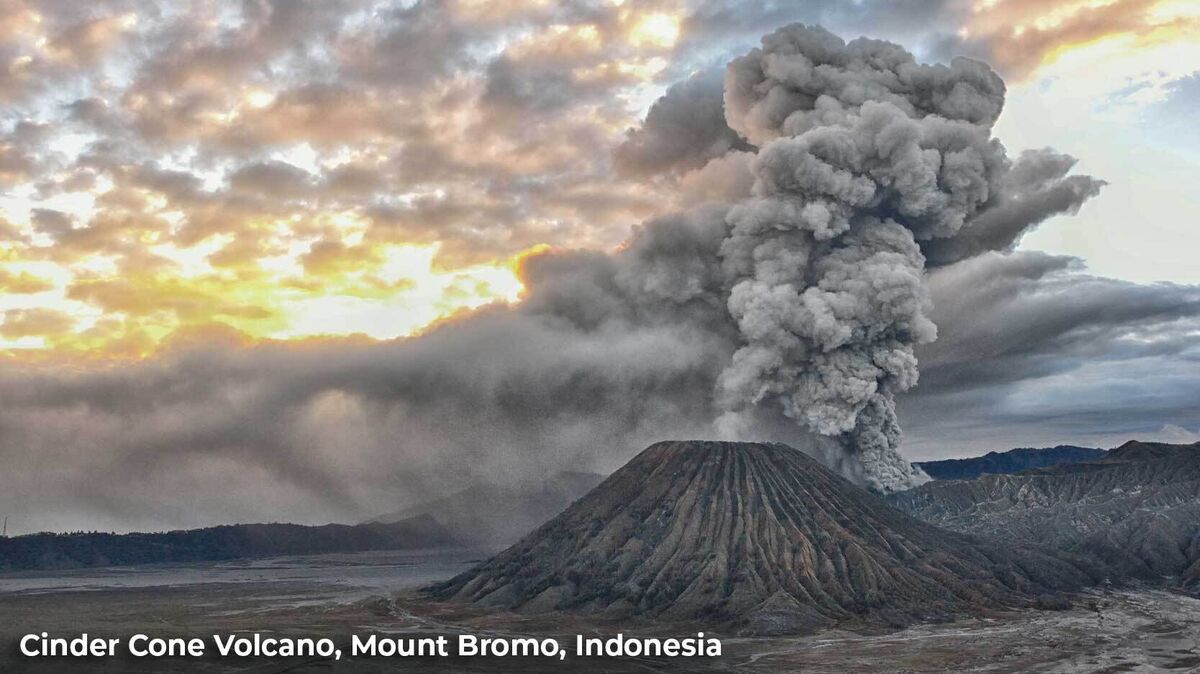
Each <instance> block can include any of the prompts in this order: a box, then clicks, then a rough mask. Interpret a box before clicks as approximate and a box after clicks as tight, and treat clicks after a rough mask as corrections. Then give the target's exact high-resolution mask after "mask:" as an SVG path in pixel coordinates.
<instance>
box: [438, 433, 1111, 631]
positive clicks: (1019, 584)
mask: <svg viewBox="0 0 1200 674" xmlns="http://www.w3.org/2000/svg"><path fill="white" fill-rule="evenodd" d="M1091 580H1093V577H1092V576H1091V575H1090V574H1089V572H1088V571H1087V570H1086V569H1083V568H1081V567H1080V566H1078V565H1077V563H1074V562H1069V561H1064V560H1063V559H1061V558H1056V557H1053V556H1051V555H1049V554H1046V553H1042V552H1033V551H1028V550H1013V549H1011V548H1009V549H1000V548H999V547H994V546H990V545H988V544H984V543H981V542H979V541H977V540H975V539H972V538H969V537H966V536H963V535H960V534H954V533H950V532H947V531H943V530H941V529H937V528H935V527H933V526H930V525H927V524H924V523H922V522H920V521H918V520H915V519H913V518H911V517H909V516H907V515H905V514H903V513H901V512H899V511H897V510H895V509H893V508H891V507H890V506H888V505H886V504H885V503H884V502H883V501H881V500H880V499H879V498H877V497H876V496H873V495H872V494H869V493H867V492H865V491H863V490H862V489H859V488H858V487H855V486H854V485H852V484H850V483H849V482H847V481H846V480H844V479H842V478H841V477H838V476H836V475H834V474H833V473H831V472H829V471H828V470H826V469H825V468H823V467H822V466H821V465H819V464H818V463H817V462H816V461H814V460H812V459H810V458H808V457H807V456H805V455H804V454H802V453H801V452H799V451H797V450H794V449H792V448H790V447H787V446H784V445H778V444H749V443H725V442H664V443H659V444H656V445H654V446H652V447H650V448H649V449H647V450H645V451H644V452H642V453H641V454H640V455H638V456H637V457H636V458H634V459H633V460H632V461H630V462H629V463H628V464H626V465H625V466H624V467H623V468H621V469H620V470H619V471H617V472H616V473H614V474H613V475H612V476H611V477H610V478H609V479H608V480H606V481H605V482H604V483H603V484H601V485H600V486H599V487H597V488H596V489H594V490H593V491H591V492H590V493H589V494H588V495H587V496H585V497H584V498H582V499H580V500H579V501H578V502H576V503H575V504H574V505H572V506H571V507H570V508H568V509H567V510H566V511H565V512H564V513H562V514H561V515H559V516H558V517H556V518H554V519H553V520H551V521H550V522H547V523H546V524H545V525H543V526H542V527H541V528H539V529H537V530H536V531H534V532H533V533H532V534H530V535H529V536H527V537H525V538H524V539H523V540H521V541H520V542H519V543H517V544H516V545H514V546H513V547H511V548H509V549H508V550H505V551H504V552H502V553H500V554H499V555H497V556H496V557H494V558H492V559H491V560H489V561H487V562H485V563H483V564H482V565H480V566H479V567H477V568H475V569H473V570H471V571H469V572H467V573H465V574H462V575H460V576H458V577H456V578H454V579H452V580H450V581H448V582H446V583H444V584H441V585H439V586H436V587H434V588H431V589H430V593H431V594H432V595H433V596H435V597H437V598H440V599H448V600H453V601H462V602H470V603H474V604H476V605H481V606H494V607H503V608H508V609H515V610H519V611H551V610H569V611H581V612H598V613H603V614H605V615H609V616H612V617H620V616H626V615H645V616H653V617H655V618H657V619H669V620H674V619H678V620H704V621H706V622H709V623H715V622H720V623H733V624H737V625H740V626H742V627H744V628H748V629H750V630H752V631H778V630H801V629H808V628H815V627H819V626H823V625H827V624H831V623H833V622H837V621H841V620H847V619H852V618H866V619H869V620H873V621H882V622H887V623H892V624H903V623H907V622H911V621H913V620H916V619H923V618H937V617H943V616H946V615H949V614H956V613H963V612H970V611H974V610H978V609H980V608H984V607H989V606H998V605H1010V604H1016V603H1021V602H1023V601H1025V600H1028V599H1030V598H1032V597H1033V596H1036V595H1038V594H1041V593H1044V592H1047V591H1050V590H1053V589H1064V588H1072V587H1078V586H1080V585H1083V584H1085V583H1088V582H1090V581H1091Z"/></svg>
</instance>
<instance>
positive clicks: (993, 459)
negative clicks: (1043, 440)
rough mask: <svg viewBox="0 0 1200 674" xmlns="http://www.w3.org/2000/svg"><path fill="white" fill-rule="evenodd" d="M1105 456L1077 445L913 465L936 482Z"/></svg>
mask: <svg viewBox="0 0 1200 674" xmlns="http://www.w3.org/2000/svg"><path fill="white" fill-rule="evenodd" d="M1106 454H1107V452H1106V451H1105V450H1103V449H1095V448H1092V447H1080V446H1078V445H1055V446H1054V447H1042V448H1034V447H1017V448H1016V449H1010V450H1007V451H1004V452H988V453H987V454H984V455H982V456H972V457H965V458H960V459H941V460H938V461H918V462H914V463H913V465H915V466H918V467H919V468H921V469H922V470H924V471H925V473H926V474H927V475H929V477H932V478H933V479H935V480H973V479H975V478H977V477H980V476H981V475H1003V474H1012V473H1020V472H1024V471H1026V470H1033V469H1037V468H1048V467H1050V466H1053V465H1057V464H1060V463H1077V462H1081V461H1095V460H1099V459H1102V458H1104V456H1105V455H1106Z"/></svg>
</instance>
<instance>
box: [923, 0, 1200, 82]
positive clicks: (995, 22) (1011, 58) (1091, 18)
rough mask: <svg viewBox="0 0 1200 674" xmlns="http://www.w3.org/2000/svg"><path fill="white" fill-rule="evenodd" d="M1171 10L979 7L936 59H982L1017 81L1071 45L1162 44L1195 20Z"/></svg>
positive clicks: (1069, 0) (1065, 1)
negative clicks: (961, 56)
mask: <svg viewBox="0 0 1200 674" xmlns="http://www.w3.org/2000/svg"><path fill="white" fill-rule="evenodd" d="M1173 10H1174V8H1172V7H1171V3H1170V2H1168V0H1114V1H1113V2H1105V3H1086V2H1075V1H1074V0H1056V1H1054V2H1028V1H1023V2H994V3H980V4H979V5H978V6H977V7H976V8H975V9H974V10H973V11H972V12H971V13H969V14H968V15H967V17H966V18H965V25H964V27H963V28H962V29H961V30H960V31H959V33H958V34H956V35H954V36H952V37H945V38H943V39H942V41H941V43H940V44H939V45H937V47H936V48H935V55H938V56H939V57H944V56H947V55H953V54H965V55H970V56H977V57H982V58H985V59H987V60H988V61H989V62H990V63H992V64H993V65H995V66H996V68H997V70H999V71H1000V72H1001V73H1003V74H1004V75H1005V76H1007V77H1011V78H1012V79H1014V80H1021V79H1024V78H1026V77H1028V76H1030V75H1031V74H1032V73H1034V72H1035V71H1036V70H1037V69H1038V68H1039V67H1041V66H1043V65H1045V64H1047V63H1050V62H1053V61H1054V60H1055V59H1056V58H1057V57H1058V56H1059V55H1061V54H1063V53H1065V52H1067V51H1069V50H1071V49H1072V48H1074V47H1079V46H1084V45H1088V44H1095V43H1098V42H1101V41H1104V40H1114V39H1123V40H1126V41H1128V42H1132V43H1134V44H1137V45H1142V46H1146V45H1153V44H1161V43H1165V42H1169V41H1172V40H1175V39H1178V38H1179V36H1180V35H1186V34H1187V33H1188V32H1189V31H1193V30H1195V28H1196V26H1197V23H1196V18H1195V17H1193V16H1189V15H1188V14H1187V13H1179V12H1176V11H1173Z"/></svg>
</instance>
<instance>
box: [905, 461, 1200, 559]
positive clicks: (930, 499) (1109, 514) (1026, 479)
mask: <svg viewBox="0 0 1200 674" xmlns="http://www.w3.org/2000/svg"><path fill="white" fill-rule="evenodd" d="M888 500H889V501H890V502H891V503H892V504H894V505H896V506H897V507H899V508H901V509H903V510H905V511H907V512H909V513H912V514H913V515H915V516H917V517H920V518H921V519H924V520H926V521H928V522H930V523H933V524H936V525H938V526H942V527H946V528H948V529H953V530H956V531H961V532H968V533H974V534H982V535H987V536H993V537H1004V538H1007V539H1009V540H1015V541H1039V542H1042V543H1045V544H1048V545H1053V546H1055V547H1058V548H1060V549H1062V550H1066V551H1070V552H1074V553H1079V554H1085V555H1089V556H1092V557H1095V558H1097V559H1101V560H1103V561H1105V562H1106V563H1108V564H1110V565H1112V566H1113V567H1114V568H1115V569H1116V570H1117V571H1118V572H1119V573H1122V574H1130V575H1134V576H1138V577H1142V578H1146V579H1158V578H1161V577H1163V576H1179V577H1180V578H1181V579H1182V580H1183V581H1184V582H1187V583H1196V582H1200V443H1197V444H1193V445H1168V444H1162V443H1143V442H1128V443H1126V444H1124V445H1122V446H1120V447H1118V448H1117V449H1114V450H1112V451H1111V452H1109V453H1108V455H1107V456H1106V457H1105V458H1103V459H1101V460H1099V461H1092V462H1085V463H1074V464H1059V465H1057V466H1054V467H1051V468H1046V469H1043V470H1040V471H1034V472H1031V473H1026V474H1023V475H986V476H983V477H981V478H979V479H977V480H970V481H945V482H943V481H939V482H931V483H929V484H926V485H922V486H921V487H918V488H916V489H913V490H910V491H907V492H901V493H897V494H893V495H890V496H889V497H888Z"/></svg>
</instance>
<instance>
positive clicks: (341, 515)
mask: <svg viewBox="0 0 1200 674" xmlns="http://www.w3.org/2000/svg"><path fill="white" fill-rule="evenodd" d="M797 21H800V22H805V23H809V24H819V25H821V26H824V27H825V28H827V29H829V30H830V31H832V32H834V33H836V34H838V35H840V36H842V37H843V38H846V39H852V38H854V37H857V36H859V35H868V36H870V37H874V38H879V39H885V40H890V41H892V42H896V43H898V44H901V45H903V46H904V47H905V48H907V49H908V50H910V51H911V52H912V53H913V54H914V55H915V56H916V57H917V59H918V60H919V61H923V62H949V60H950V59H951V58H952V57H954V56H957V55H965V56H969V57H972V58H977V59H981V60H983V61H985V62H987V63H989V64H991V66H992V67H993V68H994V69H995V70H996V72H998V73H999V74H1000V75H1001V76H1002V77H1003V79H1004V81H1005V84H1006V86H1007V93H1006V97H1005V105H1004V108H1003V112H1002V113H1001V115H1000V117H999V119H998V121H997V122H996V124H995V126H994V129H993V133H994V135H995V137H996V138H998V139H1000V141H1002V142H1003V144H1004V145H1005V147H1006V148H1007V150H1008V154H1009V155H1010V156H1014V157H1015V156H1017V155H1019V154H1020V153H1021V152H1022V151H1024V150H1037V149H1040V148H1044V147H1053V148H1054V149H1055V150H1057V151H1059V152H1061V153H1065V154H1066V155H1070V156H1071V157H1074V158H1076V159H1077V160H1078V162H1077V163H1076V164H1074V166H1073V169H1072V170H1073V171H1074V172H1075V174H1078V175H1087V176H1093V177H1094V179H1095V180H1096V181H1103V183H1104V184H1103V186H1102V187H1100V186H1099V183H1097V186H1096V188H1095V190H1094V191H1095V194H1094V195H1093V196H1090V198H1087V199H1085V200H1082V201H1081V202H1080V203H1079V204H1076V205H1075V207H1074V208H1068V209H1066V211H1068V212H1064V213H1062V214H1061V215H1055V216H1054V217H1050V218H1049V219H1046V220H1045V221H1044V222H1041V223H1040V224H1039V225H1037V226H1036V227H1033V228H1031V231H1029V232H1028V233H1027V234H1025V235H1024V236H1023V237H1022V238H1020V239H1019V241H1017V242H1015V243H1014V246H1013V247H1014V248H1015V249H1014V250H1003V251H993V252H989V253H987V254H984V255H981V256H978V257H975V258H971V259H968V260H964V261H961V262H957V263H955V264H952V265H946V266H944V267H937V268H931V269H930V271H929V272H928V283H929V290H930V293H931V295H932V299H933V308H932V312H933V313H932V318H933V320H934V323H936V324H937V325H938V333H939V338H938V340H937V341H936V342H933V343H931V344H926V345H923V346H921V347H919V348H918V351H917V356H918V359H919V361H920V362H921V364H922V372H921V383H920V384H919V385H918V386H917V387H916V388H914V389H913V390H912V391H910V392H908V393H904V394H902V395H900V396H899V400H898V404H899V415H900V421H901V423H902V426H903V428H904V430H905V436H904V442H903V445H902V448H903V451H904V453H905V455H906V456H908V457H910V458H912V459H928V458H938V457H945V456H961V455H966V454H974V453H981V452H984V451H988V450H992V449H1006V448H1010V447H1013V446H1020V445H1037V446H1044V445H1052V444H1058V443H1064V442H1071V443H1077V444H1092V445H1098V446H1112V445H1115V444H1119V443H1120V442H1121V441H1123V440H1125V439H1129V438H1130V437H1140V438H1158V439H1169V440H1180V441H1185V440H1186V441H1194V440H1197V439H1200V435H1198V433H1200V407H1198V406H1197V404H1196V401H1198V400H1200V384H1198V383H1197V382H1198V381H1200V379H1198V377H1200V288H1198V286H1197V285H1196V284H1200V265H1197V264H1196V263H1195V253H1194V252H1195V251H1196V250H1197V248H1198V247H1200V227H1197V223H1196V218H1197V215H1198V214H1200V195H1198V193H1197V191H1196V190H1195V188H1194V179H1195V176H1196V175H1197V174H1198V173H1197V169H1200V158H1198V157H1200V134H1197V133H1196V132H1195V128H1194V127H1195V124H1194V116H1195V112H1194V111H1195V110H1196V109H1197V106H1198V105H1200V7H1197V6H1196V4H1195V3H1193V2H1188V1H1186V0H1109V1H1107V2H1105V1H1103V0H1088V1H1079V0H985V1H967V0H905V1H902V2H879V1H874V2H873V1H870V0H859V1H853V2H841V1H835V0H815V1H813V2H804V3H793V2H768V1H757V2H751V1H747V2H730V1H724V2H718V1H716V0H658V1H654V0H651V1H647V2H636V3H635V2H632V1H629V2H624V3H622V2H617V1H608V0H597V1H594V2H566V1H564V2H555V1H552V0H499V1H495V2H484V1H481V0H444V1H442V2H368V1H358V0H332V1H323V2H285V1H283V0H277V1H275V2H268V1H261V2H253V1H246V2H240V3H239V2H189V3H154V2H145V1H142V0H128V1H123V0H102V1H99V2H94V3H68V2H32V1H20V0H16V1H13V2H5V3H3V5H0V102H2V107H0V316H2V321H0V406H2V408H3V409H2V410H0V466H3V467H4V470H3V471H0V472H2V473H3V474H4V475H3V476H0V487H3V489H0V513H7V512H11V513H13V514H14V523H15V525H16V526H22V524H21V522H22V521H23V522H24V525H23V526H24V527H27V528H30V529H36V528H47V529H64V528H72V527H85V528H112V529H131V528H138V527H141V528H154V527H164V526H193V525H200V524H211V523H216V522H221V521H230V520H262V519H290V520H296V521H309V522H319V521H329V520H343V521H353V520H354V519H355V518H361V517H369V516H370V515H372V514H374V513H375V512H386V511H390V510H395V509H396V507H397V505H398V504H403V503H405V502H410V501H412V500H416V499H419V498H421V497H422V496H424V495H427V494H430V493H437V492H439V491H442V490H445V489H447V488H453V487H455V486H461V485H463V484H466V483H467V482H469V481H470V480H472V479H483V476H488V477H493V478H494V477H495V476H497V475H498V476H501V478H500V479H507V480H520V479H525V478H526V477H527V476H528V475H529V473H530V470H531V468H530V466H537V467H538V470H546V471H550V470H560V469H575V468H581V469H590V470H611V469H613V468H615V467H616V466H618V465H620V463H621V462H622V461H623V460H625V459H627V458H629V456H631V452H633V451H636V450H637V449H639V448H640V447H639V446H638V445H637V443H642V442H648V441H653V440H655V439H661V438H660V437H659V436H660V435H662V434H663V433H667V432H674V431H679V432H684V431H693V430H695V429H696V428H697V425H696V424H695V423H694V422H695V421H696V419H697V418H701V417H705V416H706V414H707V413H699V412H697V413H695V414H692V413H691V412H686V410H690V409H691V407H690V406H691V405H693V403H694V404H695V405H698V406H701V407H702V406H704V405H705V404H707V403H704V402H696V401H695V400H693V397H695V398H696V399H700V398H705V399H707V396H709V394H710V391H709V390H708V389H711V383H710V382H709V380H708V379H705V377H704V376H699V375H695V373H694V372H691V371H690V370H688V368H686V367H683V366H682V365H680V366H679V367H678V368H674V369H672V367H671V364H672V359H673V358H678V359H683V358H684V357H685V356H684V355H681V354H683V353H687V348H686V347H687V346H689V345H690V346H694V347H695V349H696V353H709V351H707V350H706V349H707V348H708V346H705V345H702V344H697V343H693V342H692V341H689V339H690V338H688V337H687V336H682V337H678V336H677V337H678V338H677V339H674V341H671V340H667V341H665V342H663V343H662V344H659V343H657V342H654V341H653V340H654V339H660V338H661V339H664V340H665V339H666V338H665V337H663V335H661V334H655V335H652V336H647V337H646V339H642V340H641V341H636V342H635V341H634V340H632V339H631V340H630V343H629V344H627V345H623V346H622V345H617V346H614V345H613V343H612V342H611V341H608V342H605V341H604V340H602V339H599V338H597V340H598V342H599V343H598V344H595V345H592V346H590V347H589V348H590V349H592V350H591V351H589V350H588V349H585V348H583V347H582V346H580V345H581V344H582V343H583V342H580V341H572V342H569V343H564V342H561V341H555V340H550V338H549V337H546V335H544V334H543V333H535V332H531V331H530V329H528V328H527V327H523V326H518V325H516V323H515V321H514V320H512V319H510V318H509V314H513V313H519V312H527V313H528V312H535V311H538V309H537V307H538V306H542V305H541V304H539V303H543V302H551V301H552V299H553V297H552V293H553V292H557V290H556V289H555V288H552V287H550V285H548V283H549V282H548V281H547V280H546V279H547V278H550V279H558V278H560V277H559V276H555V274H558V273H559V272H557V271H554V272H551V271H546V270H547V269H551V268H553V267H554V264H553V263H552V262H553V260H554V259H557V258H556V255H558V254H559V253H564V254H565V253H568V252H569V253H570V254H569V255H566V256H565V257H563V258H562V259H564V260H570V259H574V258H571V257H570V255H585V257H584V258H580V259H584V260H591V259H593V258H588V257H586V255H601V256H609V255H620V254H621V252H622V251H624V250H627V249H629V248H630V247H631V243H630V241H631V236H632V235H633V233H634V232H637V231H639V228H641V227H643V223H647V222H650V221H654V220H655V219H658V218H669V217H671V214H674V213H679V212H684V211H688V210H690V209H694V208H696V207H697V206H698V205H699V204H701V203H705V202H710V201H714V200H720V199H722V198H726V197H729V196H730V195H733V194H735V193H737V192H738V191H739V190H743V191H744V190H748V189H749V186H748V182H749V180H750V178H748V177H747V176H746V175H745V174H743V173H739V172H738V171H737V170H735V169H736V166H734V164H735V163H736V161H737V160H736V157H738V156H741V154H744V153H745V152H746V151H748V150H750V149H752V148H751V145H750V144H749V143H748V141H747V139H746V138H744V137H741V136H740V135H739V134H738V133H736V132H733V131H731V130H730V129H728V128H727V127H726V126H725V124H724V122H723V121H722V115H723V113H722V108H721V98H720V95H719V93H720V87H721V83H722V81H723V75H724V72H725V65H726V64H727V63H728V62H729V61H730V59H731V58H733V57H736V56H738V55H740V54H744V53H746V52H747V51H748V50H749V49H752V48H754V47H755V46H757V45H758V44H759V42H760V39H761V38H762V36H763V35H764V34H767V33H770V32H771V31H773V30H775V29H776V28H779V27H780V26H783V25H786V24H789V23H792V22H797ZM676 84H678V85H679V86H677V87H676V88H674V89H671V91H672V92H674V97H670V96H669V97H668V98H663V99H662V100H663V104H662V105H656V101H659V100H660V98H661V97H663V96H664V95H665V94H667V92H668V89H669V88H671V87H672V85H676ZM713 92H716V96H715V97H714V96H713ZM669 100H672V101H673V100H680V101H683V102H684V103H686V106H685V107H680V108H679V109H686V111H687V113H686V114H684V115H682V116H680V115H676V116H672V110H674V109H676V108H673V107H672V106H671V105H670V104H669V103H668V101H669ZM656 110H657V111H658V112H656ZM714 119H715V120H716V121H715V122H714V121H713V120H714ZM714 124H715V126H714ZM731 158H733V159H731ZM743 183H745V184H743ZM730 198H731V197H730ZM1070 211H1077V212H1070ZM633 247H635V248H636V245H634V246H633ZM578 251H583V252H582V253H580V252H578ZM574 264H576V265H577V268H583V266H586V265H584V264H583V262H579V261H577V262H575V263H574ZM561 278H566V277H561ZM563 282H564V283H568V282H570V280H569V279H568V280H567V281H563ZM526 303H531V307H527V308H521V307H522V305H524V304H526ZM555 311H558V309H555ZM506 312H508V313H506ZM506 321H508V322H506ZM543 338H544V339H546V340H547V341H546V342H545V343H544V344H542V349H541V350H540V351H538V350H537V349H535V347H534V345H537V344H539V342H538V340H539V339H543ZM588 339H591V337H588ZM514 342H515V343H514ZM680 344H684V345H685V346H684V347H680V346H679V345H680ZM618 347H620V348H624V349H625V350H624V351H621V352H620V354H619V355H614V354H612V353H609V352H607V351H603V350H604V349H612V348H618ZM718 351H719V349H718ZM725 355H728V354H725ZM623 359H625V360H623ZM647 359H649V360H656V361H657V362H656V363H655V366H654V367H644V366H639V365H638V363H644V362H647ZM443 360H445V362H446V364H445V365H444V366H443V365H439V364H440V363H443ZM547 363H549V364H547ZM625 368H628V369H625ZM580 372H586V373H587V376H584V375H580V374H579V373H580ZM697 376H698V377H699V379H698V380H696V381H695V382H693V381H692V380H691V379H689V377H697ZM459 377H461V380H460V379H458V378H459ZM595 378H599V380H601V381H603V384H596V383H595V381H597V380H596V379H595ZM689 382H691V384H689ZM688 386H694V387H695V389H696V390H692V389H691V388H688V392H687V393H679V392H678V390H679V389H681V388H687V387H688ZM706 386H707V387H708V389H706V388H705V387H706ZM621 387H624V388H623V389H622V388H621ZM667 389H669V390H670V395H666V394H663V393H662V392H663V391H664V390H667ZM620 390H626V391H628V392H629V396H630V397H631V398H634V397H636V396H638V395H641V396H643V397H642V398H641V399H640V400H632V399H631V400H618V399H617V397H616V393H614V392H615V391H620ZM697 391H698V392H697ZM571 396H574V398H572V399H571V400H570V401H567V402H564V400H565V398H570V397H571ZM589 396H594V398H592V397H589ZM639 405H641V407H639ZM576 408H578V409H576ZM679 410H685V412H679ZM675 412H679V413H675ZM596 446H604V447H605V449H596ZM3 494H6V495H3Z"/></svg>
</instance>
